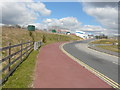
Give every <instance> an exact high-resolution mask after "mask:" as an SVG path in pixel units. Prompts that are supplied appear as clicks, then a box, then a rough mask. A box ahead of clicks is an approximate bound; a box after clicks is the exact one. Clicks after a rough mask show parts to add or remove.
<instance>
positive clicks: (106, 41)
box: [91, 39, 120, 52]
mask: <svg viewBox="0 0 120 90" xmlns="http://www.w3.org/2000/svg"><path fill="white" fill-rule="evenodd" d="M91 43H92V44H114V43H120V41H118V40H115V39H99V40H96V41H93V42H91ZM96 47H99V48H102V49H106V50H110V51H113V52H120V50H119V47H120V46H119V44H118V45H97V46H96Z"/></svg>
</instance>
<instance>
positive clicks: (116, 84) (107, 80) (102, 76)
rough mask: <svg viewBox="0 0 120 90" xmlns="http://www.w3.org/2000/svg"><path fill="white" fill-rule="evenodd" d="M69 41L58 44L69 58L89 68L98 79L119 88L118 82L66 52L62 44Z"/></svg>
mask: <svg viewBox="0 0 120 90" xmlns="http://www.w3.org/2000/svg"><path fill="white" fill-rule="evenodd" d="M69 43H71V42H67V43H63V44H61V45H60V46H59V48H60V50H61V51H62V52H63V53H65V54H66V55H67V56H69V57H70V58H72V59H73V60H74V61H75V62H77V63H78V64H80V65H81V66H83V67H85V68H86V69H87V70H89V71H90V72H92V73H93V74H95V75H96V76H98V77H99V78H100V79H102V80H103V81H105V82H106V83H108V84H109V85H110V86H112V87H113V88H117V89H120V85H119V84H118V83H116V82H115V81H113V80H112V79H110V78H108V77H107V76H105V75H103V74H102V73H100V72H98V71H97V70H95V69H93V68H92V67H90V66H88V65H87V64H85V63H84V62H82V61H80V60H79V59H77V58H75V57H74V56H72V55H71V54H70V53H68V52H67V51H65V50H64V48H63V46H64V45H66V44H69Z"/></svg>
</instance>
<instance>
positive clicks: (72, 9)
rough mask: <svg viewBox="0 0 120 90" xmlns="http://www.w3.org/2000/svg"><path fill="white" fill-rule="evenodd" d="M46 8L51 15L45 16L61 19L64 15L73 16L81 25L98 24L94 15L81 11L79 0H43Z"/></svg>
mask: <svg viewBox="0 0 120 90" xmlns="http://www.w3.org/2000/svg"><path fill="white" fill-rule="evenodd" d="M44 4H45V5H46V8H48V9H50V10H51V11H52V12H51V15H50V16H48V17H46V18H56V19H61V18H64V17H75V18H77V20H78V21H80V22H81V23H82V24H83V25H100V24H99V23H98V22H96V20H95V19H94V17H92V16H89V15H87V14H86V13H85V12H84V11H83V7H82V3H80V2H44Z"/></svg>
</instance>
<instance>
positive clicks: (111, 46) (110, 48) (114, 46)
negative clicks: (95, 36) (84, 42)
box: [96, 45, 120, 53]
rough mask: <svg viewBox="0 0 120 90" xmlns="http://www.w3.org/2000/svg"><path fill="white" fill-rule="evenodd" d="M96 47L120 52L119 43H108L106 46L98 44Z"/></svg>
mask: <svg viewBox="0 0 120 90" xmlns="http://www.w3.org/2000/svg"><path fill="white" fill-rule="evenodd" d="M96 47H99V48H102V49H106V50H110V51H113V52H119V53H120V49H118V46H117V45H106V46H101V45H98V46H96Z"/></svg>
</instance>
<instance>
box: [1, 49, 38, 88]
mask: <svg viewBox="0 0 120 90" xmlns="http://www.w3.org/2000/svg"><path fill="white" fill-rule="evenodd" d="M38 52H39V51H38V50H37V51H33V52H32V53H31V54H30V55H29V57H28V58H27V59H26V60H25V61H24V62H23V63H22V64H21V65H20V66H19V67H18V68H17V69H16V71H15V72H14V73H13V75H12V76H10V77H9V78H8V81H7V82H6V83H5V84H4V85H3V88H28V87H31V83H32V81H33V76H34V75H33V73H34V69H35V63H36V56H37V54H38Z"/></svg>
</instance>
